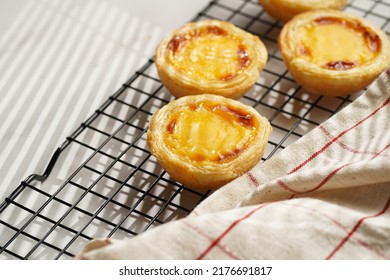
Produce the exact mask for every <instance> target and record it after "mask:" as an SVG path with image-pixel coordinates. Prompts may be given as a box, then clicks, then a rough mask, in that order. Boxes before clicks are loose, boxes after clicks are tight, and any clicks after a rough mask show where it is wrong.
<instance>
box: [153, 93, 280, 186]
mask: <svg viewBox="0 0 390 280" xmlns="http://www.w3.org/2000/svg"><path fill="white" fill-rule="evenodd" d="M271 131H272V128H271V126H270V124H269V122H268V120H267V119H266V118H264V117H262V116H261V115H260V114H259V113H258V112H257V111H256V110H255V109H254V108H252V107H250V106H248V105H245V104H243V103H241V102H240V101H237V100H234V99H231V98H225V97H222V96H219V95H213V94H201V95H189V96H185V97H181V98H178V99H175V100H174V101H171V102H170V103H168V104H167V105H165V106H164V107H162V108H161V109H159V110H158V111H157V112H156V113H155V114H154V115H153V117H152V119H151V121H150V125H149V129H148V132H147V143H148V145H149V148H150V151H151V153H152V154H153V155H154V156H155V157H156V159H157V161H158V162H159V164H160V165H161V166H162V167H163V168H164V169H165V171H167V173H168V174H170V176H171V177H173V178H174V179H176V180H177V181H178V182H180V183H182V184H184V185H185V186H187V187H190V188H194V189H216V188H218V187H220V186H222V185H224V184H226V183H228V182H230V181H232V180H233V179H235V178H236V177H238V176H240V175H242V174H244V173H245V172H247V171H248V170H249V169H251V168H252V167H253V166H254V165H255V164H256V163H258V162H259V161H260V160H261V157H262V156H263V153H264V149H265V146H266V144H267V141H268V137H269V135H270V133H271Z"/></svg>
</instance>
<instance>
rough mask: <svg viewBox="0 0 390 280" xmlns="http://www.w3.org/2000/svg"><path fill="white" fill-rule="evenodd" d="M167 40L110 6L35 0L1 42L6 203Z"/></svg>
mask: <svg viewBox="0 0 390 280" xmlns="http://www.w3.org/2000/svg"><path fill="white" fill-rule="evenodd" d="M163 34H164V30H163V29H162V28H161V27H158V26H153V25H152V24H151V23H150V22H147V21H144V20H142V19H141V18H140V17H137V16H134V15H130V14H129V13H128V12H127V11H126V10H121V9H120V8H119V7H116V6H114V5H111V3H108V2H107V1H104V0H67V1H62V0H34V1H26V5H25V6H22V9H21V10H20V12H19V13H18V16H17V17H16V18H15V19H14V20H13V22H12V24H11V25H10V27H9V28H8V29H7V30H6V32H5V33H4V34H1V35H2V36H0V120H1V122H0V178H1V188H0V201H3V200H4V197H5V196H6V195H8V194H9V193H10V192H11V191H12V190H13V189H14V188H15V187H16V186H17V185H18V184H19V183H20V181H22V180H23V179H25V178H26V177H27V176H28V175H30V174H31V173H34V172H38V173H39V172H43V170H44V169H45V167H46V164H47V163H48V162H49V160H50V158H51V156H52V153H53V152H54V150H55V149H56V147H57V146H59V145H60V144H61V143H62V142H63V141H64V140H65V139H66V137H67V136H68V135H70V134H71V133H72V132H73V131H74V130H75V129H76V128H77V127H78V126H79V125H80V123H81V122H82V121H85V120H86V119H87V118H88V117H89V116H90V115H91V114H92V113H93V112H94V110H96V108H98V107H99V106H100V105H101V104H102V103H103V102H104V101H105V100H106V99H107V98H108V96H110V95H111V94H113V93H114V92H115V91H116V90H117V89H118V88H119V87H120V86H121V85H122V83H124V82H125V81H126V80H127V79H128V78H129V77H130V75H131V74H132V73H134V71H135V70H137V69H139V67H140V66H141V65H143V64H144V63H145V62H146V61H147V59H149V57H150V55H151V54H152V53H153V51H154V48H155V46H156V44H157V43H158V41H159V40H160V39H161V37H162V36H163Z"/></svg>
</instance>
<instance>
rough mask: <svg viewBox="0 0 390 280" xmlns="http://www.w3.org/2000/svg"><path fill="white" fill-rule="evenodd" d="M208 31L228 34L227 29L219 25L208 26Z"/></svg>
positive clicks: (222, 34) (216, 33)
mask: <svg viewBox="0 0 390 280" xmlns="http://www.w3.org/2000/svg"><path fill="white" fill-rule="evenodd" d="M207 32H208V33H211V34H214V35H221V36H226V35H227V32H226V30H224V29H222V28H220V27H218V26H209V27H208V28H207Z"/></svg>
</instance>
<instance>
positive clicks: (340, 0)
mask: <svg viewBox="0 0 390 280" xmlns="http://www.w3.org/2000/svg"><path fill="white" fill-rule="evenodd" d="M347 2H348V0H305V1H302V0H259V3H260V5H261V6H262V7H263V9H264V10H265V11H266V12H267V13H268V14H269V15H270V16H272V17H273V18H275V19H277V20H279V21H282V22H287V21H289V20H290V19H292V18H293V17H294V16H296V15H298V14H300V13H303V12H307V11H313V10H319V9H334V10H341V9H343V8H344V7H345V5H346V4H347Z"/></svg>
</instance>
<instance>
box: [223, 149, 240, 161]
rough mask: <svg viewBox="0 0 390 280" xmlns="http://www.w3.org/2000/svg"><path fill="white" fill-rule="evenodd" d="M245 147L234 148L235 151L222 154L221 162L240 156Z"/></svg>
mask: <svg viewBox="0 0 390 280" xmlns="http://www.w3.org/2000/svg"><path fill="white" fill-rule="evenodd" d="M243 150H244V149H234V151H230V152H228V153H225V154H220V155H219V157H218V160H219V161H220V162H224V161H228V160H229V159H232V158H235V157H236V156H238V155H239V154H240V153H241V152H242V151H243Z"/></svg>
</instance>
